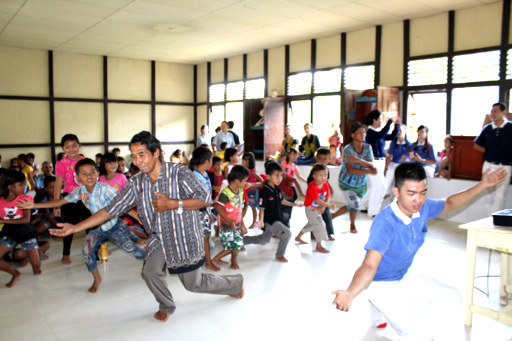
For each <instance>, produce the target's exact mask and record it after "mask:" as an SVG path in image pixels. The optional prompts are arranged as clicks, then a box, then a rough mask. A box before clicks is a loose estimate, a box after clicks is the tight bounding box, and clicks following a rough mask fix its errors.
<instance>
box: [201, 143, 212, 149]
mask: <svg viewBox="0 0 512 341" xmlns="http://www.w3.org/2000/svg"><path fill="white" fill-rule="evenodd" d="M199 147H203V148H208V149H210V146H209V145H207V144H206V143H203V144H201V145H200V146H199Z"/></svg>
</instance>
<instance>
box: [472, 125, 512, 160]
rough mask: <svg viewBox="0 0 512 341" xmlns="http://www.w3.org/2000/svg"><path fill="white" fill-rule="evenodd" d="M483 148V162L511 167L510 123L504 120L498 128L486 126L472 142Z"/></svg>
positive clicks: (511, 131)
mask: <svg viewBox="0 0 512 341" xmlns="http://www.w3.org/2000/svg"><path fill="white" fill-rule="evenodd" d="M473 142H475V143H476V144H477V145H479V146H480V147H484V148H485V152H484V160H485V161H488V162H493V163H501V164H504V165H512V123H511V122H509V121H507V120H505V122H503V124H502V125H501V126H500V127H497V126H495V125H494V124H493V123H489V124H488V125H486V126H485V127H484V128H483V129H482V131H481V132H480V135H478V137H477V138H476V139H475V140H474V141H473Z"/></svg>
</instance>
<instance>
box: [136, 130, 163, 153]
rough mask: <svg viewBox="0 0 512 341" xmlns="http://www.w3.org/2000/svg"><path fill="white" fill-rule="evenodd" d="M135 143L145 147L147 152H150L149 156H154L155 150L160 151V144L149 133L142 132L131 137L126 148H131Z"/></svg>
mask: <svg viewBox="0 0 512 341" xmlns="http://www.w3.org/2000/svg"><path fill="white" fill-rule="evenodd" d="M135 143H140V144H141V145H144V146H146V148H147V150H149V151H150V152H151V155H155V152H156V151H157V150H159V151H161V150H162V144H161V143H160V141H159V140H158V139H157V138H156V137H155V136H154V135H152V134H151V133H150V132H149V131H145V130H144V131H141V132H140V133H138V134H135V135H133V137H132V139H131V141H130V144H129V145H128V147H131V146H132V144H135ZM160 154H161V153H160Z"/></svg>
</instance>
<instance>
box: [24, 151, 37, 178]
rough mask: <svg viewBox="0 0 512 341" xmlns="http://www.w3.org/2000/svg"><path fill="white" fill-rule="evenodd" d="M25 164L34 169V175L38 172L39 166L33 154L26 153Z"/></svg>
mask: <svg viewBox="0 0 512 341" xmlns="http://www.w3.org/2000/svg"><path fill="white" fill-rule="evenodd" d="M27 159H28V162H27V164H28V165H29V166H31V167H32V168H33V169H34V175H35V174H36V173H37V172H38V171H39V164H37V163H36V156H35V155H34V153H27Z"/></svg>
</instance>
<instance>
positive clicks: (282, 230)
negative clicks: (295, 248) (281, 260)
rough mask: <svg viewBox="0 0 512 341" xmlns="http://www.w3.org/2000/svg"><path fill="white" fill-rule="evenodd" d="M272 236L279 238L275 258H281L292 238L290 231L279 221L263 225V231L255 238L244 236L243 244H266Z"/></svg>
mask: <svg viewBox="0 0 512 341" xmlns="http://www.w3.org/2000/svg"><path fill="white" fill-rule="evenodd" d="M272 236H277V237H278V238H279V244H278V245H277V252H276V257H283V256H284V253H285V251H286V247H287V246H288V242H289V241H290V238H291V237H292V233H291V232H290V229H289V228H288V227H286V226H285V225H284V224H283V223H281V222H280V221H277V220H276V221H275V222H274V223H273V224H272V225H270V224H267V223H265V231H263V233H262V234H260V235H257V236H244V244H259V245H263V244H267V243H268V242H270V239H272Z"/></svg>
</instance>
